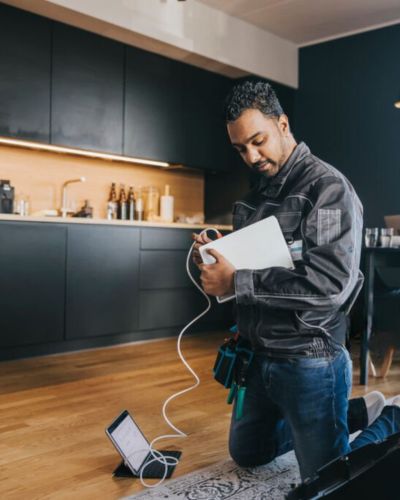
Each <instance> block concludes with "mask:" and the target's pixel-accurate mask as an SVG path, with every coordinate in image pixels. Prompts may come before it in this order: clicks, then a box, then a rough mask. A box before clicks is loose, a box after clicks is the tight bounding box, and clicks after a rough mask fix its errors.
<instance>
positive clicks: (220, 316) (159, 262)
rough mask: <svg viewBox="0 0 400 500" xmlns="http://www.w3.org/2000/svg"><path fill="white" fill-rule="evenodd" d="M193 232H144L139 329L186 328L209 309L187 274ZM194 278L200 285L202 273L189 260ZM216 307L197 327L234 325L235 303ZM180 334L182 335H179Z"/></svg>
mask: <svg viewBox="0 0 400 500" xmlns="http://www.w3.org/2000/svg"><path fill="white" fill-rule="evenodd" d="M192 232H193V231H188V230H184V229H146V230H142V238H141V253H140V280H139V283H140V299H139V304H140V308H139V310H140V313H139V329H140V330H148V329H149V330H152V329H162V328H171V327H182V326H184V325H186V324H187V323H189V322H190V321H191V320H192V319H194V318H195V317H196V316H198V315H199V314H200V313H201V312H202V311H204V310H205V309H206V307H207V300H206V299H205V297H204V296H203V295H202V293H201V292H200V291H199V290H198V289H197V288H196V287H195V285H194V284H193V283H192V281H191V280H190V278H189V276H188V274H187V268H186V260H187V254H188V251H189V249H190V246H191V244H192V239H191V234H192ZM189 268H190V272H191V274H192V276H193V278H194V279H195V280H196V281H197V282H198V283H199V274H200V273H199V271H198V269H197V267H196V266H195V265H194V264H192V263H191V259H189ZM211 303H212V307H211V310H210V311H208V312H207V314H206V315H205V316H204V317H202V318H201V319H199V321H198V323H196V324H195V325H193V328H194V329H199V326H200V325H202V324H204V325H207V326H205V328H209V325H212V326H214V327H215V328H217V327H223V326H228V325H230V324H232V304H218V303H217V302H216V300H215V299H214V298H211ZM177 333H178V332H177Z"/></svg>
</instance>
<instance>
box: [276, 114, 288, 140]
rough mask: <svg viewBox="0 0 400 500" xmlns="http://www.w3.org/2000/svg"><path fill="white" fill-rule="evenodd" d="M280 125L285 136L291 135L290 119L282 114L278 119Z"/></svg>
mask: <svg viewBox="0 0 400 500" xmlns="http://www.w3.org/2000/svg"><path fill="white" fill-rule="evenodd" d="M278 125H279V128H280V129H281V131H282V133H283V134H284V135H288V134H290V126H289V118H288V117H287V115H285V114H282V115H280V117H279V119H278Z"/></svg>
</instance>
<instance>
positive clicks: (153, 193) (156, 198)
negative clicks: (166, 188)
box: [144, 186, 160, 221]
mask: <svg viewBox="0 0 400 500" xmlns="http://www.w3.org/2000/svg"><path fill="white" fill-rule="evenodd" d="M146 192H147V197H146V206H145V213H144V218H145V219H146V220H149V221H154V220H157V219H158V218H159V217H158V213H159V204H160V193H159V191H158V189H157V188H156V187H155V186H149V187H148V188H147V190H146Z"/></svg>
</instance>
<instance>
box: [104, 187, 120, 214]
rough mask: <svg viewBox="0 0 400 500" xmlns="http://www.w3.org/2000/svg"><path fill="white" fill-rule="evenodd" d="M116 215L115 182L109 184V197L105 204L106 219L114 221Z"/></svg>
mask: <svg viewBox="0 0 400 500" xmlns="http://www.w3.org/2000/svg"><path fill="white" fill-rule="evenodd" d="M117 214H118V203H117V190H116V188H115V182H113V183H112V184H111V189H110V196H109V198H108V203H107V219H108V220H112V219H116V218H117Z"/></svg>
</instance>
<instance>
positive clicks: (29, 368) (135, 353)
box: [0, 332, 400, 500]
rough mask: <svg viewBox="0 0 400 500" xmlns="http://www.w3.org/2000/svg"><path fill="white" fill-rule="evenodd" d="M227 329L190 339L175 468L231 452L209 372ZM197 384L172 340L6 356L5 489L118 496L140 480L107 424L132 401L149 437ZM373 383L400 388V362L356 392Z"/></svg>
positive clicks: (387, 389) (1, 427) (1, 419)
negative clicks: (132, 475)
mask: <svg viewBox="0 0 400 500" xmlns="http://www.w3.org/2000/svg"><path fill="white" fill-rule="evenodd" d="M223 337H224V334H223V333H218V332H214V333H209V334H203V335H197V336H188V337H187V338H186V339H185V340H184V344H183V349H184V354H185V356H186V357H187V358H188V360H189V362H190V364H191V365H192V366H193V368H194V370H195V371H196V372H197V373H198V374H199V376H200V378H201V385H200V387H199V388H197V389H195V390H194V391H192V392H190V393H189V394H186V395H184V396H182V397H181V398H179V399H177V400H176V401H174V402H173V403H172V404H171V407H170V410H169V416H170V418H171V420H172V421H173V423H174V424H175V425H177V426H178V427H179V428H181V429H182V430H183V431H184V432H186V433H188V434H189V437H188V438H186V439H178V438H177V439H175V440H173V441H172V442H171V441H170V442H169V443H168V442H167V441H166V442H165V446H169V448H172V449H173V448H175V449H181V450H182V451H183V455H182V462H181V463H180V464H179V465H178V467H177V469H176V472H175V474H174V477H177V476H179V475H182V474H185V473H187V472H190V471H193V470H196V469H199V468H200V467H204V466H207V465H209V464H212V463H214V462H217V461H219V460H222V459H224V458H226V457H227V455H228V451H227V431H228V425H229V414H230V411H229V410H230V407H229V406H228V405H226V403H225V400H226V396H227V391H226V390H225V389H224V388H223V387H221V386H219V385H218V384H217V383H215V382H214V381H213V379H212V377H211V368H212V365H213V362H214V358H215V353H216V348H217V346H218V345H219V344H220V343H221V341H222V340H223ZM354 382H355V384H357V383H358V370H357V368H356V369H355V374H354ZM191 383H192V379H191V377H190V375H189V374H188V372H187V371H186V369H185V368H184V367H183V366H182V365H181V363H180V361H179V359H178V357H177V354H176V344H175V340H174V339H167V340H160V341H156V342H149V343H142V344H131V345H125V346H120V347H116V348H105V349H98V350H91V351H85V352H79V353H74V354H64V355H58V356H47V357H41V358H34V359H29V360H21V361H13V362H5V363H2V364H0V498H2V499H3V498H5V499H7V500H9V499H10V500H11V499H29V500H32V499H46V498H56V499H72V498H74V499H76V498H78V499H79V500H81V499H94V498H96V499H99V498H100V499H101V498H104V499H114V498H119V497H122V496H124V495H128V494H130V493H133V492H135V491H139V490H140V489H141V488H142V487H141V485H140V483H139V481H138V480H132V479H115V478H113V477H112V475H111V473H112V470H113V468H114V467H115V466H116V465H117V464H118V462H119V456H118V455H117V453H116V452H115V450H114V448H113V447H112V445H111V443H110V442H109V441H108V438H107V437H106V436H105V434H104V428H105V427H106V426H107V424H109V423H110V422H111V421H112V420H113V418H114V417H115V416H117V415H118V413H119V412H120V411H121V410H123V409H125V408H126V409H128V410H129V411H130V412H131V413H132V414H133V415H134V417H135V419H136V420H137V422H138V424H139V425H140V426H141V428H142V429H143V431H144V433H145V434H146V436H147V437H148V438H149V439H152V438H154V437H156V436H157V435H159V434H163V433H167V432H171V431H170V429H169V428H168V427H167V425H166V424H165V423H164V422H163V419H162V417H161V407H162V403H163V401H164V400H165V399H166V398H167V397H168V396H170V395H171V394H172V393H173V392H176V391H178V390H180V389H182V388H184V387H187V386H188V385H191ZM372 388H374V389H379V390H381V391H382V392H384V394H385V395H387V396H390V395H394V394H397V393H400V363H399V362H398V361H395V362H394V364H393V367H392V369H391V371H390V373H389V376H388V377H387V378H386V379H385V380H382V379H370V385H369V388H367V389H365V388H364V387H360V386H359V385H355V386H354V389H353V395H360V394H363V393H364V392H367V391H368V390H371V389H372ZM163 447H164V446H163Z"/></svg>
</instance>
